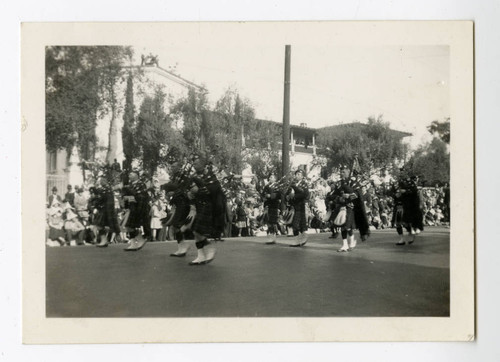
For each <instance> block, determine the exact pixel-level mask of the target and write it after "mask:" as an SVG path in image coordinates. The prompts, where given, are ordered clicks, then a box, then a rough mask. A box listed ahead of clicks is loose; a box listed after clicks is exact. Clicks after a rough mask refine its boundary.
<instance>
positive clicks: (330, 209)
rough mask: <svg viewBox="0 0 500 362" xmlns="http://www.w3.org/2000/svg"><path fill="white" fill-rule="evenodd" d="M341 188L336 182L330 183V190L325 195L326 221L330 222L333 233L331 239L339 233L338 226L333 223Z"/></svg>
mask: <svg viewBox="0 0 500 362" xmlns="http://www.w3.org/2000/svg"><path fill="white" fill-rule="evenodd" d="M339 196H340V195H339V188H338V187H337V185H336V184H335V182H333V181H332V182H331V183H330V191H329V192H328V193H327V194H326V196H325V206H326V218H325V221H326V222H328V223H330V228H331V231H332V235H331V236H330V237H329V238H330V239H336V238H337V236H338V235H339V232H338V227H337V226H336V225H335V224H334V223H333V221H334V219H335V216H336V212H335V211H337V200H338V198H339Z"/></svg>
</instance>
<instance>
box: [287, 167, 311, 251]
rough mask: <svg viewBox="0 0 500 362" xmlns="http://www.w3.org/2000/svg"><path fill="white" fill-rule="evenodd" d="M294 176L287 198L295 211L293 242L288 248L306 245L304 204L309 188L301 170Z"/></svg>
mask: <svg viewBox="0 0 500 362" xmlns="http://www.w3.org/2000/svg"><path fill="white" fill-rule="evenodd" d="M294 176H295V180H294V181H295V182H294V183H292V184H291V186H290V189H289V191H288V195H287V198H288V199H289V201H290V203H291V205H292V206H293V208H294V210H295V213H294V215H293V222H292V227H293V235H294V236H295V238H294V239H295V241H294V242H293V243H292V244H291V245H290V246H292V247H298V246H304V245H305V244H306V243H307V234H306V231H307V215H306V202H307V200H308V198H309V188H308V185H307V182H306V181H305V179H304V171H303V170H301V169H299V170H297V171H295V175H294Z"/></svg>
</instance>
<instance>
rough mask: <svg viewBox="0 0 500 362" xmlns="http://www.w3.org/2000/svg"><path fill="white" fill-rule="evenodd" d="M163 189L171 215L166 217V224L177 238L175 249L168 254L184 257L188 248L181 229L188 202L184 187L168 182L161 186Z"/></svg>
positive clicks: (188, 208) (188, 209)
mask: <svg viewBox="0 0 500 362" xmlns="http://www.w3.org/2000/svg"><path fill="white" fill-rule="evenodd" d="M162 188H163V190H165V193H166V194H167V197H169V198H170V204H171V205H172V210H171V215H170V217H169V218H168V219H167V222H166V224H167V226H170V227H171V228H172V230H173V235H174V237H175V240H177V251H176V252H175V253H172V254H170V256H173V257H184V256H186V253H187V251H188V250H189V244H188V243H187V242H186V241H185V235H184V232H183V231H182V230H181V228H182V226H183V225H184V224H185V221H186V219H187V217H188V215H189V211H190V202H189V199H188V196H187V194H186V192H185V191H184V189H183V188H182V187H181V186H180V185H178V184H175V183H168V184H165V185H163V186H162Z"/></svg>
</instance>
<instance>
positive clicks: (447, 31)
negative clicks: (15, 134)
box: [21, 21, 474, 343]
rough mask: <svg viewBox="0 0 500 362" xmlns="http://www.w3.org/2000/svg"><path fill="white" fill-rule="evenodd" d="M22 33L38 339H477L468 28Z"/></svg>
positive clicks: (33, 314) (97, 27)
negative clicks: (142, 331)
mask: <svg viewBox="0 0 500 362" xmlns="http://www.w3.org/2000/svg"><path fill="white" fill-rule="evenodd" d="M22 35H23V36H22V40H23V43H22V65H23V66H22V74H21V76H22V78H23V98H22V101H23V103H22V113H23V122H24V123H25V127H26V130H27V131H29V132H23V145H22V152H23V161H25V160H27V161H29V163H27V162H23V168H22V172H23V188H25V189H28V190H29V193H26V192H25V193H24V194H23V203H25V204H26V205H31V206H32V207H31V211H30V213H29V214H26V215H24V214H23V231H24V230H26V229H29V230H28V232H29V235H30V236H32V237H30V238H29V239H28V238H26V237H25V238H24V242H23V251H25V252H26V253H27V254H29V255H28V257H27V258H25V260H24V261H23V268H24V271H25V272H24V273H23V289H24V290H25V291H28V290H29V292H25V293H24V294H23V300H24V311H25V316H24V321H23V323H24V326H25V337H24V339H25V340H26V341H27V342H28V343H38V342H40V343H79V342H81V343H92V342H95V341H96V340H97V339H96V337H97V336H96V335H95V330H96V329H97V330H98V328H103V326H104V325H108V324H109V325H110V326H122V327H123V331H122V332H119V333H116V334H114V335H113V336H110V337H109V342H110V343H113V342H131V343H134V342H135V343H139V342H177V341H179V342H183V341H192V342H202V341H340V340H471V339H473V338H474V258H473V252H472V254H471V253H470V251H471V250H472V251H473V250H474V229H473V215H474V206H473V204H474V200H473V197H474V191H473V175H474V174H473V140H472V132H471V130H472V129H473V112H472V109H473V96H472V95H473V86H472V84H473V70H472V69H473V62H472V58H473V54H472V49H473V43H472V23H471V22H467V21H462V22H460V21H457V22H342V23H338V22H282V23H273V22H248V23H245V22H243V23H231V22H220V23H210V22H206V23H143V24H132V23H116V24H106V23H102V24H85V23H82V24H69V23H68V24H65V23H62V24H37V23H25V24H23V28H22ZM101 35H102V36H101ZM31 140H33V141H31ZM467 161H470V162H467ZM44 166H45V167H44ZM40 176H41V177H40ZM25 180H28V181H27V182H24V181H25ZM28 218H29V219H28ZM26 220H30V221H31V220H33V221H34V222H33V223H31V222H30V223H29V225H28V224H27V223H26ZM471 231H472V232H471ZM30 260H32V261H33V263H31V262H30ZM28 285H30V286H31V285H34V287H33V288H29V287H28ZM457 308H458V309H457ZM457 310H460V311H461V313H459V314H457V313H454V312H456V311H457ZM42 322H43V323H42ZM146 325H152V328H151V331H150V332H148V333H147V334H146V335H144V336H142V335H141V337H140V338H141V339H137V338H138V336H136V335H130V334H127V331H126V330H127V329H128V328H130V329H134V328H138V326H140V328H147V327H145V326H146ZM162 326H169V327H171V328H168V329H169V330H168V331H165V330H164V328H163V327H162ZM178 326H181V327H178ZM308 326H309V327H308ZM311 326H313V327H311ZM401 326H405V327H406V328H407V330H406V331H405V332H404V333H401V331H400V328H401ZM431 326H432V328H433V329H432V332H430V331H429V328H430V327H431ZM61 327H64V328H67V331H66V332H63V330H64V328H61ZM174 327H175V328H174ZM245 327H248V328H247V329H245ZM333 327H335V328H333ZM52 328H54V329H55V331H53V332H49V330H52ZM110 328H113V327H110ZM114 328H116V327H114ZM120 328H121V327H120ZM218 328H220V329H218ZM304 328H312V329H313V330H314V332H308V331H307V330H305V329H304ZM360 328H364V331H363V332H359V329H360ZM80 329H84V330H85V333H78V332H77V331H78V330H80ZM193 330H196V331H195V332H192V331H193ZM206 330H211V331H215V332H213V333H211V334H210V335H207V334H206V333H203V332H204V331H206ZM156 331H157V332H156ZM73 332H74V333H73ZM155 333H158V334H155ZM144 338H147V339H144ZM101 342H105V341H99V342H98V343H101Z"/></svg>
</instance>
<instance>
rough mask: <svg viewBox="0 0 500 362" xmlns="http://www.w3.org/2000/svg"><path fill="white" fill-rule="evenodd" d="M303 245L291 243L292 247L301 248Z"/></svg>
mask: <svg viewBox="0 0 500 362" xmlns="http://www.w3.org/2000/svg"><path fill="white" fill-rule="evenodd" d="M301 246H302V244H290V247H291V248H299V247H301Z"/></svg>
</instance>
